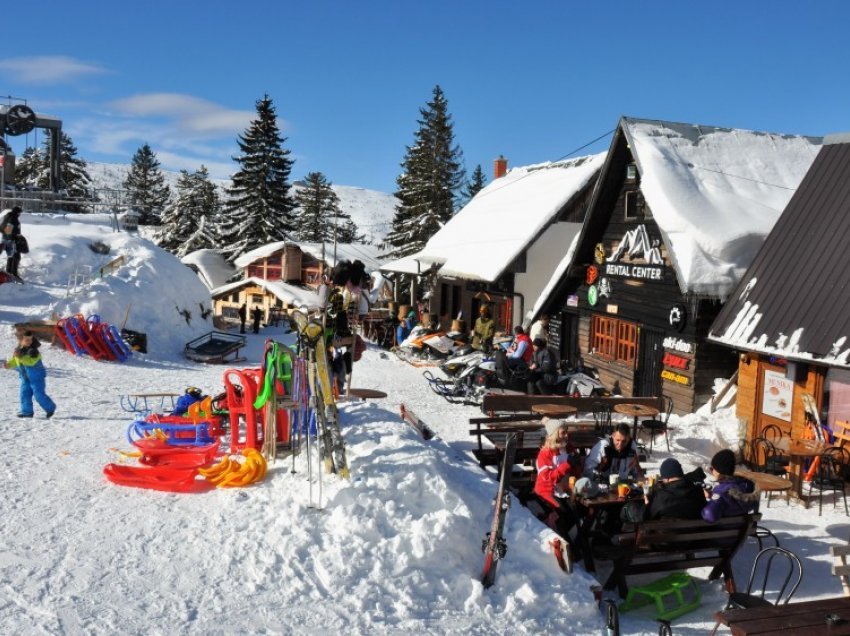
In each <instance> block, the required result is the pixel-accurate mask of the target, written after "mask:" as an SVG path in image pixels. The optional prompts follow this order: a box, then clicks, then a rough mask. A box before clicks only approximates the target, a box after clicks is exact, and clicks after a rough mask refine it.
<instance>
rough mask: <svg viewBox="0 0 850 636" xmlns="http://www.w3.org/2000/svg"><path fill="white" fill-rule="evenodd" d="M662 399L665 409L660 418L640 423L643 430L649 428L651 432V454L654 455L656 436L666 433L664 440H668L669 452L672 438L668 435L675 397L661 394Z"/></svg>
mask: <svg viewBox="0 0 850 636" xmlns="http://www.w3.org/2000/svg"><path fill="white" fill-rule="evenodd" d="M661 401H662V402H663V404H664V411H663V412H662V413H661V415H660V416H659V417H658V419H651V420H644V421H643V422H641V423H640V428H641V430H644V429H645V430H647V431H649V433H650V437H649V454H650V455H652V445H653V443H654V442H655V436H656V435H660V434H661V433H664V441H665V442H667V452H668V453H669V452H670V438H669V437H668V436H667V427H668V426H667V425H668V423H669V421H670V416H671V415H672V414H673V398H670V397H668V396H666V395H662V396H661Z"/></svg>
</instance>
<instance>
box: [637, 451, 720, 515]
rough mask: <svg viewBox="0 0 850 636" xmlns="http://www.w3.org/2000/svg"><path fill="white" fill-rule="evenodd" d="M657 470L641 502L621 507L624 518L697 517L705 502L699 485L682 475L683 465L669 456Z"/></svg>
mask: <svg viewBox="0 0 850 636" xmlns="http://www.w3.org/2000/svg"><path fill="white" fill-rule="evenodd" d="M659 472H660V477H659V480H658V482H657V483H656V484H655V486H653V488H652V489H651V490H647V491H646V492H645V493H644V497H643V502H640V501H634V502H630V503H629V504H628V505H626V506H624V507H623V512H622V519H623V521H632V522H637V521H651V520H655V519H699V518H700V515H701V514H702V509H703V508H704V507H705V503H706V502H705V495H704V493H703V491H702V488H700V487H699V486H698V485H697V484H695V483H694V482H693V481H691V479H689V478H688V477H686V476H685V474H684V472H683V471H682V465H681V464H680V463H679V462H678V460H676V459H673V458H672V457H670V458H668V459H665V460H664V461H663V462H661V467H660V469H659Z"/></svg>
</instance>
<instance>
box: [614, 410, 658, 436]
mask: <svg viewBox="0 0 850 636" xmlns="http://www.w3.org/2000/svg"><path fill="white" fill-rule="evenodd" d="M614 411H616V412H617V413H621V414H623V415H631V416H632V417H634V418H635V421H634V433H633V434H632V439H634V440H637V434H638V418H639V417H655V416H656V415H658V409H657V408H655V407H654V406H644V405H643V404H631V403H629V402H626V403H623V404H615V405H614Z"/></svg>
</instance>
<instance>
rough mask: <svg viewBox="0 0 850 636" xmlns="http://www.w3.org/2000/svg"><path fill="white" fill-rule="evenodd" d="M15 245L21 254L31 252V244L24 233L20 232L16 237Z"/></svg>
mask: <svg viewBox="0 0 850 636" xmlns="http://www.w3.org/2000/svg"><path fill="white" fill-rule="evenodd" d="M15 247H16V248H17V250H18V252H20V253H21V254H29V251H30V246H29V243H27V239H26V237H25V236H24V235H23V234H18V235H17V236H16V237H15Z"/></svg>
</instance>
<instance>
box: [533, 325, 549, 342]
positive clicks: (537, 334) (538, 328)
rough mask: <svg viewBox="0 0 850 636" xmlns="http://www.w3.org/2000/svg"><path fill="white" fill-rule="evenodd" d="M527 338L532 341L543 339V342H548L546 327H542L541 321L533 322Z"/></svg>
mask: <svg viewBox="0 0 850 636" xmlns="http://www.w3.org/2000/svg"><path fill="white" fill-rule="evenodd" d="M528 337H529V339H530V340H532V341H534V339H535V338H543V339H544V340H549V334H548V330H547V328H546V327H544V326H543V321H541V320H535V321H534V324H532V325H531V329H530V330H529V332H528Z"/></svg>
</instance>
